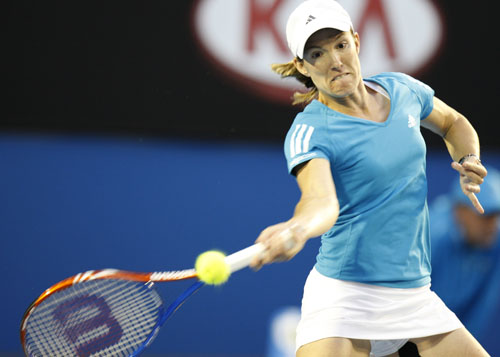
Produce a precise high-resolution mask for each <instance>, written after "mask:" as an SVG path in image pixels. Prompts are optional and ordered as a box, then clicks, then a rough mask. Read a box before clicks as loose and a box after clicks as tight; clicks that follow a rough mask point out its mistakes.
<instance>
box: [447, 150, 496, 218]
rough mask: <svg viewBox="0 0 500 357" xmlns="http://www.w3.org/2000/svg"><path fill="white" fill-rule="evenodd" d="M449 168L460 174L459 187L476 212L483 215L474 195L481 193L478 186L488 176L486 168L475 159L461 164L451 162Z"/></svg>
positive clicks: (471, 158)
mask: <svg viewBox="0 0 500 357" xmlns="http://www.w3.org/2000/svg"><path fill="white" fill-rule="evenodd" d="M451 167H452V168H453V169H455V170H456V171H458V173H459V174H460V186H461V187H462V191H463V193H464V194H465V195H466V196H467V197H468V198H469V200H470V201H471V202H472V204H473V205H474V207H475V208H476V210H477V211H478V212H479V213H481V214H483V213H484V209H483V206H481V203H480V202H479V200H478V199H477V197H476V193H479V191H481V188H480V185H481V184H482V183H483V182H484V178H485V177H486V175H487V174H488V171H486V168H485V167H484V166H483V165H482V164H481V162H480V161H479V160H478V159H476V158H475V157H469V158H467V159H466V160H465V161H464V162H463V163H462V164H459V163H458V162H452V163H451Z"/></svg>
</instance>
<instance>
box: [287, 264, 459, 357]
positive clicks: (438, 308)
mask: <svg viewBox="0 0 500 357" xmlns="http://www.w3.org/2000/svg"><path fill="white" fill-rule="evenodd" d="M461 327H463V325H462V323H461V322H460V320H459V319H458V318H457V317H456V315H455V314H454V313H453V312H452V311H451V310H450V309H448V308H447V307H446V305H445V304H444V303H443V301H442V300H441V299H440V298H439V297H438V296H437V295H436V294H435V293H434V292H433V291H431V290H430V285H427V286H423V287H419V288H411V289H400V288H389V287H384V286H378V285H369V284H362V283H356V282H350V281H344V280H338V279H332V278H329V277H326V276H324V275H322V274H320V273H319V272H318V271H317V270H316V269H312V270H311V272H310V274H309V276H308V278H307V281H306V284H305V286H304V296H303V299H302V311H301V319H300V322H299V324H298V326H297V337H296V348H297V349H298V348H299V347H300V346H303V345H305V344H307V343H310V342H314V341H317V340H320V339H323V338H328V337H345V338H353V339H362V340H370V341H371V345H372V356H385V355H387V354H391V353H394V352H396V351H397V350H398V349H399V348H401V347H402V346H403V345H404V344H405V343H406V342H407V341H408V339H410V338H417V337H425V336H432V335H437V334H440V333H445V332H450V331H453V330H456V329H458V328H461Z"/></svg>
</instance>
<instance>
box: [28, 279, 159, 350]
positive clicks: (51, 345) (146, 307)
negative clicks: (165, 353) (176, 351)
mask: <svg viewBox="0 0 500 357" xmlns="http://www.w3.org/2000/svg"><path fill="white" fill-rule="evenodd" d="M161 311H162V302H161V298H160V297H159V295H158V294H157V293H156V291H155V290H154V289H153V288H152V287H150V286H146V285H144V284H143V283H138V282H131V281H126V280H108V279H103V280H91V281H87V282H82V283H79V284H76V285H72V286H70V287H68V288H66V289H64V290H61V291H58V292H55V293H53V294H52V295H51V296H49V297H48V298H47V299H45V300H44V301H43V302H42V303H41V304H40V305H38V306H37V307H36V308H35V309H34V310H33V311H32V312H31V313H30V315H29V317H28V319H27V321H26V327H25V331H26V335H25V336H26V337H25V346H26V351H27V352H28V353H29V354H30V355H32V356H109V355H113V356H128V355H130V353H132V352H133V351H134V350H136V349H137V347H139V346H140V345H141V344H143V343H144V341H146V340H147V339H148V337H149V336H150V335H151V334H152V332H153V331H154V329H155V327H156V325H157V323H158V322H157V320H158V317H159V315H160V314H161Z"/></svg>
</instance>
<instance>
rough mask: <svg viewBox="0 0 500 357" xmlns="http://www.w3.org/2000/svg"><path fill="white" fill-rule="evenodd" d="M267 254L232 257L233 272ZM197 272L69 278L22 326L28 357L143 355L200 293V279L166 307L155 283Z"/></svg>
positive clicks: (111, 272) (256, 250)
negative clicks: (185, 303)
mask: <svg viewBox="0 0 500 357" xmlns="http://www.w3.org/2000/svg"><path fill="white" fill-rule="evenodd" d="M262 251H263V246H262V245H261V244H255V245H252V246H250V247H248V248H245V249H243V250H240V251H238V252H236V253H234V254H231V255H229V256H227V257H226V258H225V259H226V262H227V263H228V265H229V267H230V269H231V272H235V271H238V270H240V269H242V268H245V267H247V266H248V265H249V264H250V261H251V260H252V258H253V257H254V256H255V255H257V254H260V253H261V252H262ZM196 277H197V275H196V271H195V270H194V269H186V270H180V271H164V272H153V273H137V272H129V271H123V270H115V269H104V270H91V271H87V272H84V273H80V274H77V275H75V276H72V277H70V278H67V279H65V280H63V281H61V282H59V283H57V284H55V285H53V286H52V287H50V288H49V289H47V290H46V291H45V292H44V293H43V294H42V295H41V296H40V297H39V298H38V299H36V300H35V301H34V302H33V303H32V304H31V305H30V307H29V308H28V309H27V310H26V312H25V314H24V317H23V320H22V323H21V343H22V345H23V348H24V352H25V353H26V355H27V356H50V357H57V356H64V357H68V356H79V357H87V356H96V357H97V356H138V355H139V354H140V353H141V352H142V351H143V350H144V349H145V348H146V347H147V346H149V345H150V344H151V342H152V341H153V340H154V338H155V337H156V335H157V334H158V331H159V329H160V328H161V326H162V325H163V324H164V323H165V321H166V320H167V319H168V318H169V317H170V316H171V315H172V314H173V313H174V312H175V311H176V310H177V309H178V308H179V307H180V306H181V305H182V304H183V303H184V301H186V299H187V298H188V297H190V296H191V295H192V294H194V293H195V292H196V291H198V289H200V288H201V287H202V286H203V285H204V283H203V282H201V281H199V280H197V281H196V282H195V283H194V284H192V285H191V286H190V287H189V288H187V289H186V290H185V291H184V292H183V293H182V294H181V295H180V296H179V297H178V298H177V299H176V300H175V301H174V302H173V303H171V304H170V305H169V306H168V307H165V306H164V304H163V301H162V298H161V297H160V295H159V294H158V292H157V291H156V289H155V287H154V283H156V282H169V281H178V280H186V279H194V278H196Z"/></svg>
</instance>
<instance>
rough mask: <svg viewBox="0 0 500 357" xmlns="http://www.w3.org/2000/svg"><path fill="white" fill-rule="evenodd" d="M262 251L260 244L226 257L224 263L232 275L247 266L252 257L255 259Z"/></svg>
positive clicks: (262, 247)
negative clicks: (227, 265)
mask: <svg viewBox="0 0 500 357" xmlns="http://www.w3.org/2000/svg"><path fill="white" fill-rule="evenodd" d="M263 251H264V246H263V245H262V243H257V244H254V245H251V246H250V247H248V248H245V249H242V250H240V251H238V252H236V253H233V254H231V255H228V256H227V257H226V263H227V264H229V267H230V268H231V273H234V272H235V271H238V270H240V269H243V268H246V267H247V266H249V265H250V262H251V261H252V259H253V257H255V256H256V255H257V254H260V253H262V252H263Z"/></svg>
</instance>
